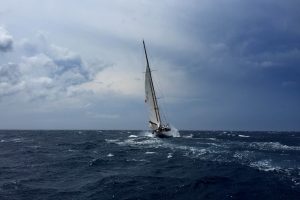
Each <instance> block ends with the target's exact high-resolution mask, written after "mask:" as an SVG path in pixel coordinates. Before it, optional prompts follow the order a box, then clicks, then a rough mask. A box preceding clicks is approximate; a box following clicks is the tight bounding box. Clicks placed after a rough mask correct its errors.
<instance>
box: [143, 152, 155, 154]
mask: <svg viewBox="0 0 300 200" xmlns="http://www.w3.org/2000/svg"><path fill="white" fill-rule="evenodd" d="M155 153H156V152H153V151H147V152H145V154H155Z"/></svg>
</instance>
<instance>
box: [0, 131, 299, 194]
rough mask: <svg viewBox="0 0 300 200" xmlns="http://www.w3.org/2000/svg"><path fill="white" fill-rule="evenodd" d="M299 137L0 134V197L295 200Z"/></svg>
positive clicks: (257, 134) (193, 133)
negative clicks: (163, 137) (166, 137)
mask: <svg viewBox="0 0 300 200" xmlns="http://www.w3.org/2000/svg"><path fill="white" fill-rule="evenodd" d="M299 136H300V133H295V132H292V133H291V132H286V133H280V132H279V133H278V132H275V133H274V132H271V133H268V132H233V131H228V132H225V131H220V132H218V131H215V132H210V131H180V137H174V138H168V139H160V138H155V137H153V136H152V134H151V133H150V132H143V131H132V130H124V131H105V130H101V131H84V130H80V131H0V139H1V140H0V161H1V162H0V199H1V200H2V199H4V200H6V199H7V200H8V199H299V196H300V145H299V144H300V137H299Z"/></svg>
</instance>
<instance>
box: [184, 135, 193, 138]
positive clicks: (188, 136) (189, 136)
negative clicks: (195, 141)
mask: <svg viewBox="0 0 300 200" xmlns="http://www.w3.org/2000/svg"><path fill="white" fill-rule="evenodd" d="M193 136H194V135H193V134H190V135H184V136H182V137H183V138H192V137H193Z"/></svg>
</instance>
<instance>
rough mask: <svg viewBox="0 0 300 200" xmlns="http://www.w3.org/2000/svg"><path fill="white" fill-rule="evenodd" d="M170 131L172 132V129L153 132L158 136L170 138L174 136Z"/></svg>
mask: <svg viewBox="0 0 300 200" xmlns="http://www.w3.org/2000/svg"><path fill="white" fill-rule="evenodd" d="M169 132H170V130H168V131H157V130H156V131H153V132H152V134H153V135H154V136H155V137H158V138H170V137H172V136H171V135H169V134H168V133H169Z"/></svg>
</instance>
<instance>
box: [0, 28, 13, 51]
mask: <svg viewBox="0 0 300 200" xmlns="http://www.w3.org/2000/svg"><path fill="white" fill-rule="evenodd" d="M12 48H13V37H12V36H11V35H10V34H9V33H8V32H7V31H6V29H4V28H3V27H1V26H0V52H1V51H2V52H7V51H11V50H12Z"/></svg>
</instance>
